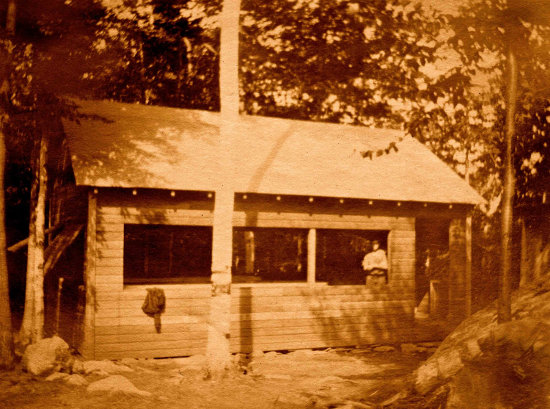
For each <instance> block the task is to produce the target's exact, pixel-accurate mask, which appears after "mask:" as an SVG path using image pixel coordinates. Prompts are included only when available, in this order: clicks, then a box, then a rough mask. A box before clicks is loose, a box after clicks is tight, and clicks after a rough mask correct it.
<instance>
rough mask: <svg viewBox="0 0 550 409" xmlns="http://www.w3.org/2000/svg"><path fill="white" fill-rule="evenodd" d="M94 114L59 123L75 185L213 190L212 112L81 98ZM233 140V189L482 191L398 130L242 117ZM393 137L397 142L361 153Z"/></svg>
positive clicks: (215, 123)
mask: <svg viewBox="0 0 550 409" xmlns="http://www.w3.org/2000/svg"><path fill="white" fill-rule="evenodd" d="M78 104H79V105H81V107H82V110H81V111H82V112H84V113H86V114H92V115H95V116H96V117H94V118H93V119H86V120H81V121H80V124H77V123H76V122H71V121H65V122H64V128H65V133H66V135H67V137H68V141H69V147H70V150H71V157H72V162H73V169H74V172H75V177H76V181H77V184H79V185H88V186H97V187H129V188H158V189H173V190H202V191H213V190H216V186H217V184H218V182H219V181H220V176H221V175H222V169H221V166H220V155H221V153H222V152H221V151H220V149H219V123H220V115H219V113H215V112H207V111H198V110H186V109H176V108H165V107H153V106H144V105H135V104H122V103H115V102H107V101H78ZM238 131H239V136H238V137H237V138H236V140H235V141H234V143H233V152H234V163H235V177H234V189H235V191H236V192H243V193H245V192H249V193H266V194H281V195H285V194H288V195H310V196H328V197H345V198H358V199H380V200H401V201H423V202H439V203H471V204H475V203H480V202H481V201H482V200H483V199H482V198H481V197H480V196H479V195H478V194H477V193H476V192H475V191H474V190H473V189H472V188H471V187H470V186H468V185H467V184H466V183H465V182H464V181H463V180H462V179H461V178H460V177H459V176H458V175H456V174H455V173H454V172H453V171H452V170H451V169H450V168H449V167H448V166H447V165H446V164H444V163H443V162H442V161H441V160H439V159H438V158H437V157H436V156H435V155H434V154H433V153H431V152H430V151H429V150H428V149H427V148H426V147H425V146H424V145H422V144H421V143H420V142H418V141H417V140H415V139H413V138H411V137H405V135H404V133H403V132H402V131H397V130H389V129H376V128H368V127H362V126H350V125H339V124H329V123H324V122H313V121H296V120H288V119H279V118H268V117H260V116H244V115H243V116H241V119H240V122H239V123H238ZM399 137H404V138H403V140H402V141H401V142H397V148H398V151H397V152H395V151H394V150H392V151H391V153H389V154H384V155H381V156H378V157H377V156H376V155H374V157H373V158H372V159H368V158H364V157H363V155H361V152H364V151H367V150H378V149H384V148H386V147H387V146H388V144H389V143H391V142H395V141H397V140H398V138H399Z"/></svg>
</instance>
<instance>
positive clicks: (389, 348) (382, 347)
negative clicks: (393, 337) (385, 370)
mask: <svg viewBox="0 0 550 409" xmlns="http://www.w3.org/2000/svg"><path fill="white" fill-rule="evenodd" d="M372 350H373V351H374V352H393V351H395V347H392V346H391V345H380V346H378V347H374V348H373V349H372Z"/></svg>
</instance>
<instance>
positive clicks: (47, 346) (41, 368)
mask: <svg viewBox="0 0 550 409" xmlns="http://www.w3.org/2000/svg"><path fill="white" fill-rule="evenodd" d="M73 360H74V358H73V357H72V355H71V353H70V351H69V345H67V343H66V342H65V341H63V340H62V339H61V338H59V337H57V336H53V337H51V338H44V339H41V340H40V341H38V342H37V343H35V344H32V345H29V346H28V347H27V348H26V349H25V353H24V354H23V361H22V362H23V368H24V369H25V370H26V371H27V372H29V373H31V374H33V375H48V374H50V373H52V372H58V371H59V370H61V369H63V370H70V368H71V367H72V362H73Z"/></svg>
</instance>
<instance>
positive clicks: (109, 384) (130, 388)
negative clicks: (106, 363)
mask: <svg viewBox="0 0 550 409" xmlns="http://www.w3.org/2000/svg"><path fill="white" fill-rule="evenodd" d="M86 391H88V392H108V393H125V394H128V395H136V396H151V392H147V391H142V390H140V389H138V388H136V387H135V386H134V384H133V383H132V382H130V381H129V380H128V379H126V378H125V377H124V376H122V375H111V376H109V377H107V378H105V379H101V380H99V381H96V382H92V383H91V384H89V385H88V388H86Z"/></svg>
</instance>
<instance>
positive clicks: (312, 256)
mask: <svg viewBox="0 0 550 409" xmlns="http://www.w3.org/2000/svg"><path fill="white" fill-rule="evenodd" d="M316 252H317V229H309V232H308V234H307V282H308V284H315V260H316V258H317V254H316Z"/></svg>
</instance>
